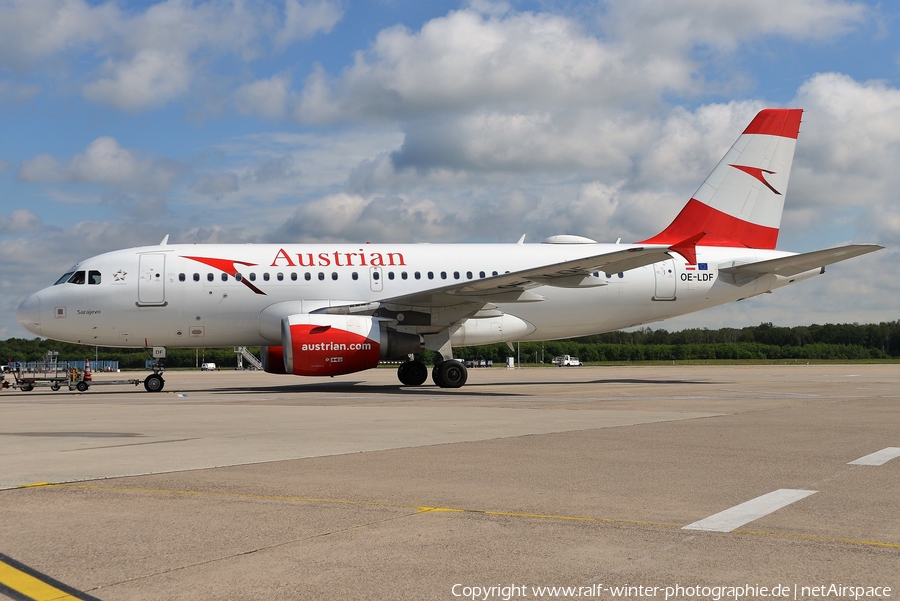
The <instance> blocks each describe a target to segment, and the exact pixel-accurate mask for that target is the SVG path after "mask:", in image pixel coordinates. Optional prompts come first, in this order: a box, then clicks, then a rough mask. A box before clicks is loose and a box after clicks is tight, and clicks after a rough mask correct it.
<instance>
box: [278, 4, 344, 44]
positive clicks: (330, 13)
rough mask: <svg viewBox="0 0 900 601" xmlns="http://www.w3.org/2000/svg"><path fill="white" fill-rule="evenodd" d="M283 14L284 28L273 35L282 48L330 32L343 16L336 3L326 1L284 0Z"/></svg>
mask: <svg viewBox="0 0 900 601" xmlns="http://www.w3.org/2000/svg"><path fill="white" fill-rule="evenodd" d="M284 13H285V19H284V27H282V29H281V30H280V31H279V32H278V33H277V34H276V35H275V43H276V44H277V45H278V46H280V47H282V48H284V47H285V46H288V45H290V44H291V43H293V42H295V41H297V40H305V39H309V38H311V37H313V36H314V35H315V34H317V33H319V32H321V33H328V32H330V31H331V29H332V27H334V26H335V24H337V22H338V21H340V20H341V17H342V16H343V15H344V11H342V10H341V7H340V6H339V5H338V4H337V3H336V2H328V1H327V0H318V1H314V2H306V3H303V2H299V1H298V0H285V5H284Z"/></svg>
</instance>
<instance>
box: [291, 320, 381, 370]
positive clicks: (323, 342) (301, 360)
mask: <svg viewBox="0 0 900 601" xmlns="http://www.w3.org/2000/svg"><path fill="white" fill-rule="evenodd" d="M380 334H381V332H380V328H379V323H378V321H376V320H375V319H373V318H371V317H351V316H347V315H290V316H288V317H285V318H284V319H283V320H282V321H281V346H282V349H283V351H284V369H285V371H286V372H287V373H289V374H296V375H298V376H339V375H342V374H350V373H353V372H357V371H362V370H364V369H371V368H373V367H375V366H377V365H378V359H379V358H380V356H381V336H380Z"/></svg>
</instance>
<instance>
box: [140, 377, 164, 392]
mask: <svg viewBox="0 0 900 601" xmlns="http://www.w3.org/2000/svg"><path fill="white" fill-rule="evenodd" d="M165 385H166V381H165V380H163V379H162V376H161V375H159V374H151V375H149V376H147V377H146V378H145V379H144V389H146V391H147V392H159V391H160V390H162V389H163V386H165Z"/></svg>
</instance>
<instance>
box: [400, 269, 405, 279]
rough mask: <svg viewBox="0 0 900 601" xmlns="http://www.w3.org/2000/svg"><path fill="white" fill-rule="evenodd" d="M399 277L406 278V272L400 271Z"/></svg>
mask: <svg viewBox="0 0 900 601" xmlns="http://www.w3.org/2000/svg"><path fill="white" fill-rule="evenodd" d="M400 279H401V280H405V279H406V272H405V271H404V272H402V273H401V274H400Z"/></svg>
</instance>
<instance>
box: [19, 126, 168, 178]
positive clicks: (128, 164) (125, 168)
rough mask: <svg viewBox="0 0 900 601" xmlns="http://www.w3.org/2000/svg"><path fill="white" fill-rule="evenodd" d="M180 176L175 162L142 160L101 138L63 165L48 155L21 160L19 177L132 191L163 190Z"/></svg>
mask: <svg viewBox="0 0 900 601" xmlns="http://www.w3.org/2000/svg"><path fill="white" fill-rule="evenodd" d="M183 173H184V168H183V167H182V166H180V165H179V164H177V163H175V162H174V161H169V160H165V159H158V158H148V157H144V156H142V155H141V154H140V153H139V152H137V151H134V150H129V149H126V148H122V147H121V146H120V145H119V143H118V142H117V141H116V140H115V139H114V138H111V137H109V136H102V137H100V138H97V139H96V140H94V141H93V142H91V143H90V144H89V145H88V146H87V148H85V150H84V152H80V153H78V154H76V155H75V156H74V157H72V158H71V159H70V160H69V161H68V163H67V164H65V165H63V164H62V163H60V162H59V161H58V160H57V159H55V158H54V157H53V156H51V155H49V154H40V155H38V156H36V157H34V158H32V159H28V160H26V161H23V162H22V164H21V165H20V167H19V171H18V177H19V179H20V180H22V181H27V182H35V183H57V182H76V183H89V184H101V185H106V186H113V187H118V188H128V189H133V190H145V189H147V190H166V189H169V188H170V187H171V186H172V185H173V183H174V182H175V181H176V180H177V179H178V178H180V177H181V176H182V175H183Z"/></svg>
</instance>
